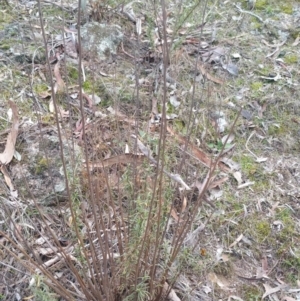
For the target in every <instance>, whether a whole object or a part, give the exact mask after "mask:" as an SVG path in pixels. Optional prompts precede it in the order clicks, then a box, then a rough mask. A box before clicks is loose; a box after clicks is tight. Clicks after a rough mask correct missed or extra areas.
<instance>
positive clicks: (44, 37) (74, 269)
mask: <svg viewBox="0 0 300 301" xmlns="http://www.w3.org/2000/svg"><path fill="white" fill-rule="evenodd" d="M38 11H39V17H40V24H41V30H42V36H43V41H44V46H45V52H46V62H47V65H48V70H49V75H50V80H51V96H52V99H53V103H54V108H55V121H56V125H57V131H58V139H59V143H60V145H61V146H62V145H63V142H62V135H61V130H60V126H59V118H58V107H57V102H56V95H55V92H54V85H53V74H52V69H51V64H50V61H49V57H48V53H47V40H46V34H45V29H44V22H43V14H42V10H41V0H39V1H38ZM60 156H61V160H62V164H63V171H64V175H65V177H66V181H65V184H66V191H67V195H68V199H69V205H70V211H71V216H72V219H73V220H74V221H76V216H75V212H74V210H73V205H72V198H71V192H70V187H69V182H68V179H67V168H66V162H65V159H64V153H63V147H60ZM45 225H46V227H47V228H48V230H49V231H50V232H51V229H50V227H49V226H48V224H47V223H45ZM74 226H75V227H74V228H75V232H76V236H77V238H78V242H79V244H80V246H81V249H82V251H83V252H85V250H84V244H83V241H82V239H81V236H80V233H79V229H78V227H77V225H76V223H75V224H74ZM51 233H52V232H51ZM53 238H55V235H54V236H53ZM56 243H57V246H60V244H59V243H58V242H56ZM62 254H64V252H63V250H62ZM85 255H87V254H86V253H85ZM64 257H65V259H66V261H67V262H68V265H69V267H70V268H71V270H72V271H73V273H74V275H76V276H77V277H76V279H77V280H78V282H79V283H80V286H81V287H82V289H83V291H84V292H85V293H86V296H91V295H90V292H89V291H88V290H86V289H85V286H84V282H83V281H82V279H81V277H80V276H79V274H78V273H77V270H76V268H75V267H74V265H73V263H72V261H70V260H69V257H68V256H66V254H64ZM86 258H88V257H86ZM87 262H88V263H89V261H87ZM85 275H86V277H85V278H86V279H85V280H86V281H87V282H90V280H89V278H88V277H87V274H85ZM57 282H58V281H56V284H57Z"/></svg>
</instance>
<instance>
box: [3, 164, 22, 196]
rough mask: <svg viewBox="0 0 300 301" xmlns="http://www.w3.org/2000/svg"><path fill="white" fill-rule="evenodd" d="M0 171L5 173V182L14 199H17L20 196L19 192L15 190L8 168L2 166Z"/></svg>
mask: <svg viewBox="0 0 300 301" xmlns="http://www.w3.org/2000/svg"><path fill="white" fill-rule="evenodd" d="M0 170H1V172H2V173H3V176H4V180H5V183H6V185H7V186H8V187H9V190H10V194H11V195H12V196H13V197H17V196H18V192H17V190H15V188H14V185H13V183H12V181H11V179H10V176H9V174H8V171H7V169H6V167H5V165H2V166H1V167H0Z"/></svg>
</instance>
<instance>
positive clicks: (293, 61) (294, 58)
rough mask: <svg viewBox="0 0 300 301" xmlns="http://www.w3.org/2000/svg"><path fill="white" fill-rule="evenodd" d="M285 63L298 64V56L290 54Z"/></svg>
mask: <svg viewBox="0 0 300 301" xmlns="http://www.w3.org/2000/svg"><path fill="white" fill-rule="evenodd" d="M284 61H285V63H287V64H296V63H298V56H297V55H296V54H288V55H286V56H285V57H284Z"/></svg>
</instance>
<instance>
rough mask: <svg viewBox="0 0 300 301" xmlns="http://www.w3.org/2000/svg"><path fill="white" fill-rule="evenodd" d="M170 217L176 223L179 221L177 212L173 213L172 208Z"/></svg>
mask: <svg viewBox="0 0 300 301" xmlns="http://www.w3.org/2000/svg"><path fill="white" fill-rule="evenodd" d="M171 215H172V217H173V218H174V219H175V221H176V222H178V221H179V217H178V215H177V212H176V211H175V209H174V208H172V210H171Z"/></svg>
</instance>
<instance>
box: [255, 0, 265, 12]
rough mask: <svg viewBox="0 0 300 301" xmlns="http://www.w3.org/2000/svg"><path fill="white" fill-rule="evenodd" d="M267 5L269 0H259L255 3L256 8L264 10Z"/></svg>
mask: <svg viewBox="0 0 300 301" xmlns="http://www.w3.org/2000/svg"><path fill="white" fill-rule="evenodd" d="M267 5H268V1H267V0H257V1H256V3H255V9H257V10H264V9H265V8H266V6H267Z"/></svg>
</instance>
